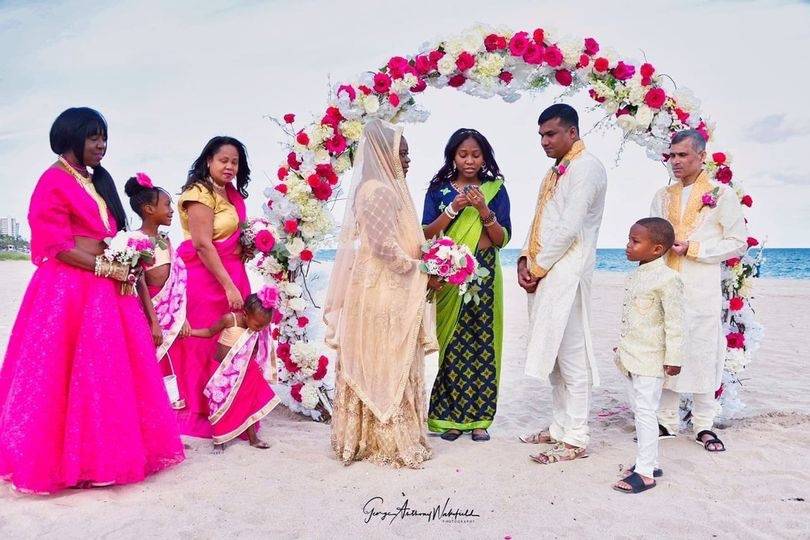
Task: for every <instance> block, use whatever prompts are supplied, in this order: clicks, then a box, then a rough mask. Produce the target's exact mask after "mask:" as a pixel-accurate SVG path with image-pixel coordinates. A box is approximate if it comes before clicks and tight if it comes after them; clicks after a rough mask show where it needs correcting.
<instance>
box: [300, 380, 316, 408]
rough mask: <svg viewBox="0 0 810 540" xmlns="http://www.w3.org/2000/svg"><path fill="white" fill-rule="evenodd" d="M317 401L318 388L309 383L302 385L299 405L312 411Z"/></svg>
mask: <svg viewBox="0 0 810 540" xmlns="http://www.w3.org/2000/svg"><path fill="white" fill-rule="evenodd" d="M319 401H320V398H319V397H318V388H317V387H316V386H314V385H312V384H309V383H306V384H304V386H303V387H302V388H301V405H302V406H303V407H306V408H307V409H314V408H315V407H317V406H318V402H319Z"/></svg>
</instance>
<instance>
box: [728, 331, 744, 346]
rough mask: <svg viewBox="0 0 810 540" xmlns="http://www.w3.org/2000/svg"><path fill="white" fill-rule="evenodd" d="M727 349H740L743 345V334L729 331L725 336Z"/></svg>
mask: <svg viewBox="0 0 810 540" xmlns="http://www.w3.org/2000/svg"><path fill="white" fill-rule="evenodd" d="M726 343H727V344H728V348H729V349H742V348H744V347H745V335H743V334H741V333H740V332H731V333H730V334H728V335H727V336H726Z"/></svg>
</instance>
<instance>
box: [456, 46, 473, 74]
mask: <svg viewBox="0 0 810 540" xmlns="http://www.w3.org/2000/svg"><path fill="white" fill-rule="evenodd" d="M474 65H475V57H474V56H473V55H471V54H470V53H468V52H467V51H464V52H462V53H461V54H459V55H458V58H456V67H457V68H458V70H459V71H467V70H468V69H470V68H471V67H473V66H474Z"/></svg>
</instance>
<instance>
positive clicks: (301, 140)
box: [295, 131, 309, 146]
mask: <svg viewBox="0 0 810 540" xmlns="http://www.w3.org/2000/svg"><path fill="white" fill-rule="evenodd" d="M295 140H296V141H297V142H298V144H300V145H301V146H307V145H308V144H309V136H308V135H307V134H306V133H304V132H303V131H301V132H299V133H298V135H296V136H295Z"/></svg>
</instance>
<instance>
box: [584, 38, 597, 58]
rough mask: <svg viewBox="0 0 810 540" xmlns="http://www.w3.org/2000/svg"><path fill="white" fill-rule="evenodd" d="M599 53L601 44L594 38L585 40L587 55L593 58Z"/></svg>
mask: <svg viewBox="0 0 810 540" xmlns="http://www.w3.org/2000/svg"><path fill="white" fill-rule="evenodd" d="M598 52H599V43H597V42H596V40H595V39H593V38H590V37H589V38H585V53H586V54H588V55H589V56H593V55H595V54H596V53H598Z"/></svg>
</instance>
